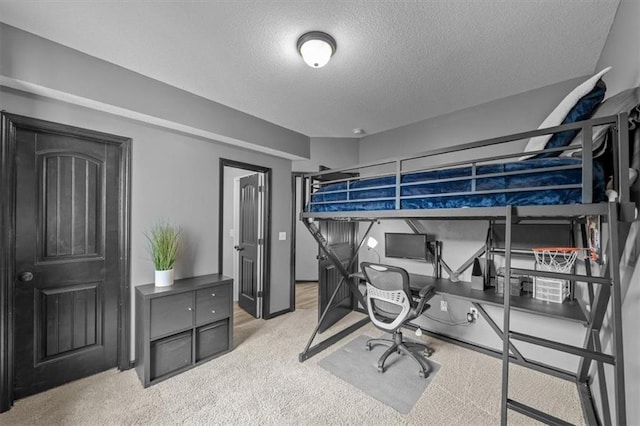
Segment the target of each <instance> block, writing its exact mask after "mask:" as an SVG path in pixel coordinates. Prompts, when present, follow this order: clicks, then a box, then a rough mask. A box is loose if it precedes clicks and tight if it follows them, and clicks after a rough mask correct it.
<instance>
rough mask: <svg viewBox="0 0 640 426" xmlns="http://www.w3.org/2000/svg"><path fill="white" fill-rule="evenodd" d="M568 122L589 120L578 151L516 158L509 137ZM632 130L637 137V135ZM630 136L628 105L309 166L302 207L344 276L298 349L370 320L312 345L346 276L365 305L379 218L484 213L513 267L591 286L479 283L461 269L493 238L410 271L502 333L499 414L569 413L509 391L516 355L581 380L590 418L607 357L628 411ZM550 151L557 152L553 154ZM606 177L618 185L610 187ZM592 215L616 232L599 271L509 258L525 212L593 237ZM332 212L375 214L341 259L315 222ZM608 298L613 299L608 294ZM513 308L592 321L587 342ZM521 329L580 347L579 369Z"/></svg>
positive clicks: (413, 224)
mask: <svg viewBox="0 0 640 426" xmlns="http://www.w3.org/2000/svg"><path fill="white" fill-rule="evenodd" d="M602 126H605V127H607V128H608V131H607V132H608V133H607V141H608V142H607V143H608V147H609V148H608V151H609V152H608V155H606V156H603V157H602V158H604V160H603V159H597V160H596V159H594V155H593V148H594V147H593V134H594V129H595V128H602ZM567 131H573V132H574V134H575V132H576V131H580V132H581V135H582V142H581V143H580V145H579V146H578V148H581V149H580V150H579V154H578V155H575V154H574V156H564V157H552V156H553V155H557V154H559V153H561V152H564V151H569V150H571V149H572V150H573V152H574V153H575V152H576V151H577V150H576V146H565V147H553V148H544V149H541V150H536V151H533V152H530V153H529V154H530V155H534V156H539V157H542V158H530V159H524V160H518V157H520V156H521V155H522V153H521V152H515V151H514V150H513V149H512V148H511V146H513V145H514V144H517V141H521V140H524V139H528V138H532V137H537V136H540V135H544V134H552V133H553V134H557V133H559V132H567ZM631 139H637V138H636V137H635V136H634V137H633V138H631ZM629 141H630V138H629V116H628V114H627V112H626V111H625V112H621V113H619V114H617V115H611V116H607V117H598V118H592V119H589V120H585V121H580V122H576V123H571V124H564V125H561V126H557V127H553V128H548V129H542V130H534V131H529V132H523V133H518V134H514V135H509V136H504V137H498V138H493V139H488V140H483V141H479V142H473V143H467V144H463V145H458V146H454V147H450V148H443V149H435V150H431V151H427V152H423V153H419V154H417V155H412V156H405V157H397V158H392V159H385V160H382V161H377V162H370V163H367V164H361V165H358V166H354V167H349V168H343V169H339V170H335V169H334V170H328V171H323V172H319V173H314V174H308V175H305V176H304V178H303V179H304V184H305V187H306V193H305V194H304V198H305V199H304V204H303V205H305V211H304V212H303V213H301V217H300V219H301V220H302V221H303V223H304V224H305V226H306V227H307V228H308V230H309V232H310V233H311V234H312V236H313V237H314V238H315V239H316V241H317V242H318V244H319V246H320V248H321V250H322V252H324V254H325V255H326V257H327V258H328V260H329V261H330V262H331V263H332V264H333V265H332V266H333V267H335V269H336V270H337V271H338V272H339V274H340V276H341V280H340V283H339V284H338V286H337V287H336V288H335V290H334V291H333V294H332V296H331V299H330V300H329V302H328V304H327V305H326V307H325V309H324V311H323V312H322V315H320V317H319V321H318V325H317V327H316V329H315V330H314V331H313V333H312V335H311V337H310V339H309V341H308V343H307V345H306V347H305V348H304V350H303V352H302V353H301V354H300V361H301V362H302V361H304V360H306V359H308V358H309V357H311V356H313V355H315V354H317V353H319V352H320V351H322V350H324V349H325V348H326V347H328V346H330V345H331V344H333V343H335V342H337V341H338V340H340V339H342V338H343V337H345V336H346V335H348V334H349V333H351V332H353V331H354V330H356V329H358V328H359V327H361V326H362V325H364V324H366V323H367V322H368V318H363V319H362V320H360V321H358V322H357V323H355V324H353V325H351V326H350V327H347V328H346V329H344V330H342V331H341V332H338V333H337V334H335V335H334V336H332V337H329V338H326V339H325V340H324V341H322V342H320V343H318V344H316V345H314V346H311V345H312V342H313V340H314V338H315V337H316V333H317V332H318V329H319V328H320V327H321V326H322V323H323V321H324V320H325V317H326V316H327V312H329V311H330V309H331V304H332V302H333V301H334V298H335V296H336V294H338V293H339V291H340V287H341V286H346V287H348V289H349V290H350V291H351V293H352V295H353V298H354V299H355V300H356V301H357V302H358V303H360V304H361V305H362V306H366V302H365V300H364V298H363V295H362V293H361V292H360V291H359V289H358V283H357V281H358V275H357V273H356V274H354V273H355V272H357V269H356V268H357V255H358V251H359V249H360V248H361V247H362V246H363V244H364V242H365V240H366V239H367V238H368V236H369V233H370V231H371V228H372V226H373V225H374V224H375V223H379V222H380V221H385V220H402V221H405V222H406V223H407V225H408V226H409V227H410V229H411V230H412V231H413V232H415V233H425V229H424V227H423V223H424V222H425V221H430V220H447V221H448V220H483V221H488V222H489V223H490V224H500V226H503V227H504V228H503V230H504V238H503V247H502V255H503V256H504V260H505V271H504V276H505V277H510V276H511V274H512V273H514V274H520V275H527V276H531V277H533V276H542V277H548V278H561V279H567V280H570V281H571V283H572V285H576V286H584V287H583V288H584V289H585V290H584V294H585V295H587V297H585V299H586V300H584V301H572V303H566V302H565V303H562V304H552V303H546V302H541V301H539V300H534V299H531V298H528V299H525V298H519V297H513V296H510V291H508V290H507V289H506V288H507V285H506V284H505V290H504V291H503V294H502V295H499V296H498V295H497V294H496V293H495V292H492V291H489V290H487V291H480V290H473V289H471V284H470V283H466V282H462V281H459V276H460V275H461V273H462V272H463V271H464V270H465V269H467V268H468V267H469V266H470V265H472V263H473V260H474V259H475V258H476V257H478V256H481V255H483V254H485V253H487V254H489V253H494V252H495V247H493V246H492V245H491V241H489V240H490V239H489V238H488V242H487V244H485V246H484V247H483V248H482V249H480V250H478V252H476V253H475V254H474V255H473V256H472V257H471V258H470V259H469V260H467V261H466V262H464V264H463V265H462V266H460V267H459V268H458V269H456V270H454V269H453V268H452V267H451V266H450V265H448V264H447V262H446V259H444V258H443V259H441V264H442V267H443V269H444V270H445V272H446V273H447V274H448V278H447V277H445V278H433V277H428V276H419V275H415V274H412V275H413V277H412V282H413V284H412V285H414V284H415V285H416V286H418V287H419V286H420V281H421V280H422V281H424V283H423V285H425V284H434V285H435V289H436V294H438V293H439V294H444V295H447V296H451V297H456V298H460V299H464V300H467V301H469V302H471V303H472V304H473V305H474V306H476V307H477V309H478V311H479V313H480V314H481V315H482V316H483V318H484V319H485V320H486V321H487V322H488V323H489V325H490V326H491V328H492V329H493V330H494V332H495V333H496V334H497V335H498V336H499V337H500V338H501V339H502V342H503V345H502V351H501V352H498V351H493V353H490V352H492V351H490V350H489V351H485V352H489V353H490V354H492V355H497V356H500V357H501V358H502V362H503V367H502V405H501V417H502V423H503V424H506V419H507V410H508V409H511V410H515V411H517V412H520V413H522V414H525V415H527V416H529V417H532V418H534V419H537V420H539V421H542V422H545V423H549V424H563V421H562V420H561V419H558V418H556V417H554V416H552V415H550V414H547V413H543V412H540V411H539V410H537V409H535V408H532V407H529V406H527V405H526V404H524V403H523V402H519V401H514V400H512V399H510V398H509V392H508V377H509V365H510V363H515V364H517V365H520V366H524V367H528V368H532V369H535V370H537V371H540V372H543V373H547V374H551V375H553V376H556V377H560V378H562V379H565V380H569V381H572V382H574V383H575V384H576V386H577V388H578V394H579V395H580V399H581V402H582V406H583V414H584V417H585V421H586V422H587V423H588V424H601V423H602V422H604V423H605V424H608V423H610V422H611V420H610V419H611V416H610V409H611V408H610V407H609V400H608V394H607V389H606V385H602V383H604V382H605V379H604V364H610V365H613V368H614V372H615V374H614V378H615V382H614V386H613V387H614V389H613V392H614V401H615V404H614V405H615V406H614V407H613V409H614V410H615V414H616V419H626V407H625V396H624V395H625V384H624V361H623V342H622V324H621V321H622V316H621V304H622V302H621V289H620V275H619V261H620V254H621V247H624V242H625V241H626V237H627V232H628V229H629V227H628V224H629V223H630V222H632V221H633V220H635V219H636V215H637V210H636V208H635V204H634V203H633V202H632V201H631V199H630V182H629V173H628V172H629V167H630V162H629V158H630V157H629ZM489 149H490V150H492V152H500V155H487V153H488V152H489V151H488V150H489ZM633 149H636V148H633ZM550 155H552V156H551V157H549V156H550ZM546 157H549V158H546ZM443 158H444V159H446V160H443ZM609 179H610V183H609V185H610V190H609V191H607V193H605V188H606V186H607V180H609ZM611 190H613V191H615V192H611ZM588 217H597V218H600V220H601V221H602V223H603V224H605V225H604V226H606V230H607V233H608V244H607V246H606V250H605V252H606V259H607V261H606V263H605V264H603V265H602V267H601V268H600V270H601V271H602V272H601V274H600V275H595V274H592V267H591V264H590V260H585V261H584V265H583V266H584V270H585V271H586V272H585V273H584V274H577V273H572V274H559V273H554V272H542V271H537V270H533V269H523V268H514V267H512V265H511V262H512V257H513V256H514V255H517V253H514V250H513V248H512V231H513V228H514V226H515V225H517V224H518V223H520V222H535V223H536V224H544V223H568V224H569V226H570V229H571V230H572V231H571V232H575V234H576V235H577V238H578V239H579V240H582V241H586V239H587V237H586V233H587V228H586V221H587V220H586V219H587V218H588ZM326 221H328V222H335V221H337V222H353V223H368V227H367V229H366V231H365V232H363V233H362V232H361V237H362V238H361V239H360V240H359V244H357V246H355V247H354V249H353V251H352V253H351V258H350V259H347V260H346V261H345V259H344V257H340V256H338V255H337V254H336V252H335V251H334V250H333V249H332V247H331V245H330V244H329V243H328V241H327V239H326V238H325V236H324V235H323V233H322V232H321V229H320V228H321V226H319V225H320V224H322V223H323V222H326ZM619 224H622V226H619ZM624 224H627V226H625V225H624ZM576 241H577V240H576ZM532 247H533V246H532ZM487 269H489V268H487ZM507 282H508V281H507ZM610 300H611V302H612V303H610V304H609V301H610ZM483 305H493V306H500V307H503V308H504V317H503V324H500V325H498V324H496V323H495V322H494V321H493V320H492V318H491V317H490V316H489V315H488V314H487V312H486V311H485V309H484V308H483ZM512 309H513V310H520V311H525V312H529V313H533V314H538V315H545V316H548V317H552V318H558V319H560V320H567V321H577V322H580V323H583V324H584V325H585V330H586V331H585V339H584V344H583V346H582V347H576V346H572V345H567V344H565V343H562V342H556V341H551V340H547V339H543V338H540V337H535V336H531V335H528V334H525V333H522V332H520V331H514V330H512V329H511V328H510V313H511V310H512ZM607 311H610V312H609V313H610V325H611V327H612V330H613V332H612V336H613V341H612V348H613V350H612V353H611V354H607V353H603V352H602V350H601V342H600V330H601V327H602V325H603V322H604V320H605V315H606V314H607ZM503 330H504V331H505V332H504V333H503ZM427 333H428V334H431V335H436V336H437V337H440V338H444V339H445V340H449V341H453V342H454V343H461V342H456V339H455V338H453V339H451V338H447V336H442V335H438V334H437V333H430V332H429V331H428V330H427ZM505 335H506V338H505ZM517 341H520V342H523V341H524V342H527V343H529V344H533V345H539V346H542V347H545V348H551V349H554V350H558V351H563V352H566V353H570V354H573V355H576V356H578V357H579V359H580V363H579V367H578V369H577V371H575V372H573V371H565V370H562V369H560V368H557V367H555V366H551V365H546V364H543V363H539V362H536V361H533V360H528V359H526V358H525V357H524V356H523V355H522V354H521V353H520V352H519V351H518V349H517V347H516V346H515V342H517ZM467 346H468V347H469V346H473V345H467ZM472 349H477V348H473V347H472ZM592 362H595V366H596V369H595V371H596V372H595V374H597V375H599V376H600V378H602V380H599V382H600V383H601V385H600V389H599V390H600V395H601V399H602V400H601V401H600V403H601V407H602V409H601V411H602V417H604V418H599V416H598V414H596V409H595V407H594V405H593V401H592V394H591V389H590V388H589V383H590V382H589V377H588V374H590V370H591V366H592Z"/></svg>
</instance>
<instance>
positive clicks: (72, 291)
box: [14, 127, 122, 398]
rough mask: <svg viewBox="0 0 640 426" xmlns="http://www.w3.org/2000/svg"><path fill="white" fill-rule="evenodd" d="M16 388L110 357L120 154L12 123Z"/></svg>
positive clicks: (87, 368) (23, 391)
mask: <svg viewBox="0 0 640 426" xmlns="http://www.w3.org/2000/svg"><path fill="white" fill-rule="evenodd" d="M15 138H16V154H17V156H16V204H15V206H16V241H15V269H14V270H15V272H16V277H15V290H14V295H15V298H14V318H15V328H14V336H15V337H14V396H15V397H16V398H21V397H25V396H27V395H31V394H34V393H37V392H41V391H43V390H46V389H49V388H52V387H54V386H58V385H60V384H63V383H66V382H69V381H72V380H75V379H78V378H81V377H85V376H88V375H91V374H94V373H97V372H99V371H103V370H106V369H108V368H112V367H115V366H116V364H117V358H118V357H117V353H118V313H119V311H118V298H119V292H120V280H121V278H120V277H121V269H120V268H121V267H122V266H121V261H120V259H119V257H120V255H119V253H120V249H119V233H120V231H121V230H120V228H119V227H120V226H121V224H120V216H119V214H120V208H121V206H122V199H121V194H122V192H121V191H122V189H121V182H120V156H119V155H120V154H119V148H118V147H116V146H115V145H109V144H105V143H100V142H99V141H96V140H94V139H92V138H84V137H82V136H71V135H66V134H57V133H48V132H44V131H39V130H31V129H29V128H20V127H18V128H17V129H16V133H15Z"/></svg>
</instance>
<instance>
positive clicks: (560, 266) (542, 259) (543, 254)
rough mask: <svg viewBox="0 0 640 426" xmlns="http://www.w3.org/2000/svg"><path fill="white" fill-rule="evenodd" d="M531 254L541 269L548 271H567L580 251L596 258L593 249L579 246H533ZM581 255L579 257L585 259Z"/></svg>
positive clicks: (593, 258) (592, 258)
mask: <svg viewBox="0 0 640 426" xmlns="http://www.w3.org/2000/svg"><path fill="white" fill-rule="evenodd" d="M531 250H533V254H535V256H536V263H537V265H538V266H540V268H541V270H545V271H548V272H560V273H564V274H566V273H569V272H571V268H572V267H573V264H574V263H575V261H576V259H577V258H578V255H579V254H580V253H581V252H586V253H588V254H587V255H588V256H589V258H590V259H591V260H594V261H595V260H597V259H598V256H597V254H596V253H595V251H594V250H592V249H589V248H581V247H534V248H532V249H531ZM587 255H585V257H581V259H586V256H587Z"/></svg>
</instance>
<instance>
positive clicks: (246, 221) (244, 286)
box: [236, 173, 260, 318]
mask: <svg viewBox="0 0 640 426" xmlns="http://www.w3.org/2000/svg"><path fill="white" fill-rule="evenodd" d="M258 198H259V182H258V174H257V173H256V174H253V175H251V176H245V177H243V178H240V212H239V213H240V220H239V228H240V229H239V233H240V235H239V238H238V246H236V250H238V253H239V255H238V269H239V271H238V282H239V284H240V285H239V287H240V295H239V297H238V304H239V305H240V307H241V308H242V309H244V310H245V311H247V312H248V313H250V314H251V315H253V316H254V317H256V318H257V317H258V239H259V237H260V235H259V227H258V212H259V204H258Z"/></svg>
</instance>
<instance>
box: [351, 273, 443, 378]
mask: <svg viewBox="0 0 640 426" xmlns="http://www.w3.org/2000/svg"><path fill="white" fill-rule="evenodd" d="M360 267H361V268H362V272H363V273H364V276H365V278H366V281H367V309H368V311H369V317H370V318H371V321H372V322H373V324H374V325H375V326H376V327H378V328H379V329H380V330H382V331H386V332H388V333H392V334H393V340H390V339H370V340H368V341H367V346H366V348H367V350H371V347H372V346H375V345H385V346H389V349H387V350H386V351H385V353H384V354H382V356H381V357H380V359H379V360H378V371H379V372H381V373H384V371H385V366H384V363H385V361H386V360H387V358H388V357H389V355H391V354H392V353H394V352H397V353H398V354H405V355H409V356H410V357H411V358H413V359H414V360H415V361H416V362H417V363H418V364H419V365H420V371H419V372H418V374H419V375H420V377H423V378H426V377H427V376H428V372H429V370H430V367H429V364H428V363H427V361H426V359H425V357H428V356H431V353H432V350H431V348H429V347H428V346H427V345H425V344H422V343H416V342H406V341H404V340H402V332H400V327H402V326H403V325H404V324H406V323H407V322H409V321H411V320H413V319H415V318H417V317H418V316H419V315H421V314H422V313H423V312H424V311H425V310H426V309H428V308H429V305H428V304H427V303H426V302H427V300H429V299H430V298H431V297H432V296H433V294H434V293H433V290H434V287H433V285H429V286H427V287H424V288H422V289H421V290H420V293H419V294H418V300H414V299H413V298H412V297H411V290H410V288H409V274H408V273H407V271H405V270H404V269H402V268H399V267H397V266H390V265H380V264H376V263H369V262H362V263H361V264H360ZM416 348H419V349H422V350H423V351H424V354H419V353H416V352H415V351H412V350H411V349H416Z"/></svg>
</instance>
